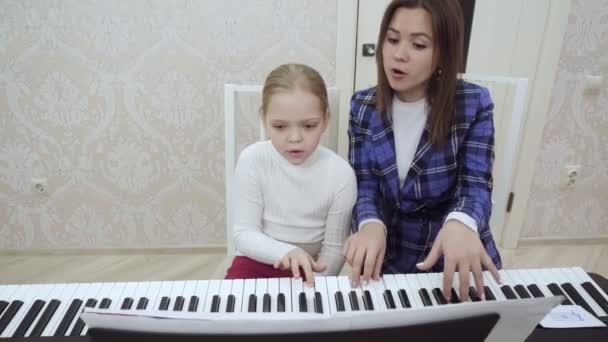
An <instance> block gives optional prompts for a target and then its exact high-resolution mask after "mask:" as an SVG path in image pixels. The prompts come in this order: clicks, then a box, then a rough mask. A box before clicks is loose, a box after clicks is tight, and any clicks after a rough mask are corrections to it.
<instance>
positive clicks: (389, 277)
mask: <svg viewBox="0 0 608 342" xmlns="http://www.w3.org/2000/svg"><path fill="white" fill-rule="evenodd" d="M382 280H383V281H384V287H386V289H387V290H389V291H391V295H392V296H393V301H394V302H395V307H396V308H397V309H403V306H402V305H401V300H400V299H399V285H398V284H397V280H396V279H395V275H394V274H385V275H383V276H382Z"/></svg>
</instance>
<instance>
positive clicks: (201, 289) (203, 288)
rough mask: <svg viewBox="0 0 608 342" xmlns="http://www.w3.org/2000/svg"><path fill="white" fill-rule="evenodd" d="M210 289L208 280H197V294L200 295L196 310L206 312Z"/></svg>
mask: <svg viewBox="0 0 608 342" xmlns="http://www.w3.org/2000/svg"><path fill="white" fill-rule="evenodd" d="M208 289H209V281H208V280H199V281H197V282H196V292H195V295H196V296H197V297H198V306H197V307H196V312H205V311H204V310H205V302H206V301H207V290H208Z"/></svg>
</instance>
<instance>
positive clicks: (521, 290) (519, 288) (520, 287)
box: [513, 285, 532, 299]
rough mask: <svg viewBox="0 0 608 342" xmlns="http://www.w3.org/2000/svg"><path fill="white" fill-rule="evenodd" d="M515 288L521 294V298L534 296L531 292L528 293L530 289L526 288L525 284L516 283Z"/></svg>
mask: <svg viewBox="0 0 608 342" xmlns="http://www.w3.org/2000/svg"><path fill="white" fill-rule="evenodd" d="M513 288H514V289H515V292H517V294H518V295H519V298H521V299H526V298H531V297H532V296H530V294H529V293H528V291H527V290H526V288H525V287H524V286H523V285H515V286H514V287H513Z"/></svg>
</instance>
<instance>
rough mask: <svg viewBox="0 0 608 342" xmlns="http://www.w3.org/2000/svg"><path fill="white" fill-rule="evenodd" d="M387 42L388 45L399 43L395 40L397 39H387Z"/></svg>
mask: <svg viewBox="0 0 608 342" xmlns="http://www.w3.org/2000/svg"><path fill="white" fill-rule="evenodd" d="M387 41H388V42H389V43H390V44H397V43H398V42H399V39H397V38H388V39H387Z"/></svg>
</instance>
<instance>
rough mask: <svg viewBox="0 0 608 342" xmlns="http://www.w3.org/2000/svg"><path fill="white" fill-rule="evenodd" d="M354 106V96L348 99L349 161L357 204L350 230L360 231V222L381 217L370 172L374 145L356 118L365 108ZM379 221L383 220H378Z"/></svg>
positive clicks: (372, 176)
mask: <svg viewBox="0 0 608 342" xmlns="http://www.w3.org/2000/svg"><path fill="white" fill-rule="evenodd" d="M360 106H361V105H360V104H357V103H355V101H354V96H353V99H351V112H350V118H349V125H348V138H349V149H348V160H349V162H350V164H351V166H352V167H353V169H354V170H355V176H356V178H357V202H356V203H355V206H354V208H353V214H352V220H351V231H352V232H356V231H358V230H359V225H360V223H361V222H362V221H364V220H368V219H379V220H381V215H380V211H379V206H378V197H379V196H380V193H379V190H378V189H379V187H378V177H377V176H376V175H375V174H374V173H373V169H372V167H373V160H372V154H373V142H372V135H371V131H370V130H369V129H368V128H367V127H364V126H365V125H364V124H362V122H363V121H364V120H365V119H363V120H359V119H357V117H356V113H362V112H363V111H364V108H358V107H360ZM381 221H382V220H381Z"/></svg>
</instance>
